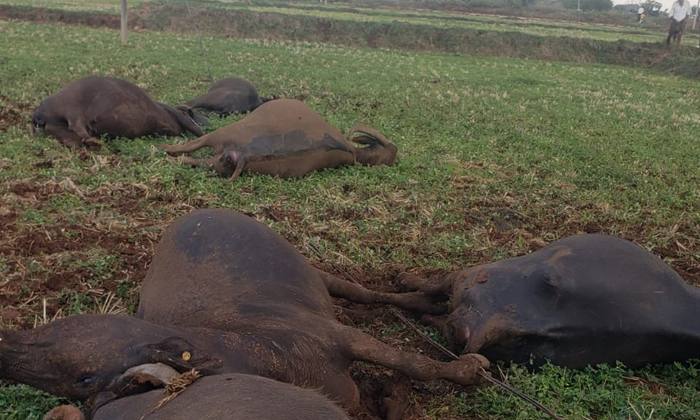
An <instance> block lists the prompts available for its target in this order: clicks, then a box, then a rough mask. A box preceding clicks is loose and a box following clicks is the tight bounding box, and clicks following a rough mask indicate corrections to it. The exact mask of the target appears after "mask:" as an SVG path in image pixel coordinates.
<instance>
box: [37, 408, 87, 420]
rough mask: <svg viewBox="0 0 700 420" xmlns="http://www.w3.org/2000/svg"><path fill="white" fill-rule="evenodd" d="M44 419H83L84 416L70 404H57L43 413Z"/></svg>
mask: <svg viewBox="0 0 700 420" xmlns="http://www.w3.org/2000/svg"><path fill="white" fill-rule="evenodd" d="M44 420H85V416H83V413H82V412H81V411H80V409H78V407H75V406H72V405H59V406H58V407H54V408H53V409H52V410H51V411H49V412H48V413H46V414H45V415H44Z"/></svg>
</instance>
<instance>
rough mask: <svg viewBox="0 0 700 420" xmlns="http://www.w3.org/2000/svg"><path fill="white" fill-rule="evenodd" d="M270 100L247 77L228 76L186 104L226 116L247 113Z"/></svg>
mask: <svg viewBox="0 0 700 420" xmlns="http://www.w3.org/2000/svg"><path fill="white" fill-rule="evenodd" d="M269 100H270V99H269V98H261V97H260V96H258V91H257V90H256V89H255V86H253V84H252V83H250V82H249V81H247V80H246V79H243V78H241V77H228V78H226V79H221V80H219V81H218V82H216V83H214V84H213V85H211V87H210V88H209V91H208V92H207V93H205V94H204V95H201V96H198V97H196V98H194V99H192V100H189V101H187V102H185V105H187V106H188V107H190V108H196V109H203V110H205V111H209V112H213V113H215V114H218V115H219V116H221V117H224V116H226V115H230V114H234V115H238V114H245V113H247V112H250V111H252V110H254V109H255V108H257V107H259V106H260V105H262V104H263V102H267V101H269Z"/></svg>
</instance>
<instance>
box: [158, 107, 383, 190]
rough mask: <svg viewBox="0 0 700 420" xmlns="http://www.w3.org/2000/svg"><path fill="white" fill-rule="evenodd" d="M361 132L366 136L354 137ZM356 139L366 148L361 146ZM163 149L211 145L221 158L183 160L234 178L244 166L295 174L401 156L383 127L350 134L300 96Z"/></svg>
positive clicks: (175, 150)
mask: <svg viewBox="0 0 700 420" xmlns="http://www.w3.org/2000/svg"><path fill="white" fill-rule="evenodd" d="M356 133H364V134H366V135H361V136H358V137H355V138H353V136H354V135H355V134H356ZM353 143H357V144H361V145H364V146H365V147H355V146H354V145H353ZM163 147H164V149H165V151H166V152H168V154H170V155H173V156H176V155H181V154H184V153H191V152H194V151H196V150H199V149H201V148H203V147H210V148H212V149H214V150H215V151H216V153H218V156H214V157H211V158H205V159H194V158H191V157H183V158H181V160H182V162H183V163H186V164H191V165H206V166H209V167H211V168H213V169H214V170H216V171H217V172H219V173H220V174H221V175H224V176H230V177H231V178H230V179H231V180H235V179H236V178H237V177H238V176H239V175H240V174H241V173H242V172H243V171H244V170H248V171H251V172H256V173H261V174H268V175H276V176H279V177H281V178H295V177H301V176H303V175H305V174H307V173H309V172H312V171H316V170H319V169H324V168H337V167H339V166H343V165H353V164H355V163H356V162H357V163H360V164H363V165H393V164H394V162H395V160H396V146H394V145H393V144H392V143H391V142H390V141H389V140H387V139H386V138H385V137H384V136H383V135H382V134H381V133H380V132H378V131H377V130H374V129H372V128H370V127H366V126H363V125H357V126H355V127H353V128H352V129H351V130H350V133H349V134H348V136H347V138H346V137H345V136H343V134H342V133H341V132H340V131H338V130H337V129H336V128H334V127H332V126H330V125H329V124H328V123H327V122H326V121H325V120H324V119H323V118H322V117H321V116H320V115H318V114H317V113H316V111H314V110H313V109H311V108H310V107H309V106H308V105H306V104H305V103H303V102H301V101H297V100H295V99H277V100H274V101H270V102H267V103H265V104H263V105H261V106H260V107H259V108H258V109H256V110H255V112H253V113H251V114H249V115H248V116H246V117H245V118H243V119H242V120H240V121H238V122H235V123H233V124H230V125H227V126H225V127H222V128H220V129H218V130H216V131H214V132H212V133H209V134H207V135H205V136H202V137H200V138H198V139H196V140H192V141H190V142H188V143H187V144H184V145H165V146H163Z"/></svg>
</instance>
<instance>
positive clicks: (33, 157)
mask: <svg viewBox="0 0 700 420" xmlns="http://www.w3.org/2000/svg"><path fill="white" fill-rule="evenodd" d="M382 13H384V12H382ZM380 15H381V16H384V15H383V14H378V15H377V16H380ZM382 18H384V17H382ZM203 43H204V45H205V47H206V51H207V57H208V60H209V62H210V65H211V68H212V73H213V75H214V77H215V78H222V77H226V76H243V77H246V78H248V79H249V80H251V81H252V82H253V83H254V84H255V85H256V86H257V87H258V89H259V91H260V92H261V94H263V95H272V94H276V95H279V96H281V97H295V98H300V99H303V100H304V101H305V102H306V103H307V104H309V105H310V106H312V107H313V108H314V109H316V110H317V111H318V112H319V113H320V114H321V115H323V116H324V117H325V118H326V119H327V120H328V121H329V122H330V123H331V124H332V125H334V126H336V127H338V128H339V129H340V130H341V131H346V130H347V129H348V128H349V127H351V126H352V125H354V124H355V123H358V122H363V123H365V124H368V125H370V126H373V127H375V128H377V129H379V130H380V131H382V132H383V133H385V134H386V135H387V137H388V138H389V139H391V140H392V141H394V142H395V143H396V144H397V146H398V148H399V157H400V161H399V163H398V164H397V165H396V166H394V167H391V168H386V167H381V168H364V167H349V168H342V169H338V170H328V171H324V172H320V173H314V174H312V175H310V176H307V177H305V178H303V179H299V180H286V181H285V180H280V179H276V178H271V177H267V176H255V175H249V174H245V175H243V176H242V177H241V178H240V179H239V180H237V181H236V182H235V183H232V184H230V183H225V182H223V181H222V180H221V179H219V178H217V177H211V176H210V174H207V173H206V172H205V171H204V170H202V169H193V168H189V167H184V166H181V165H179V164H177V163H176V162H173V161H171V160H169V159H168V158H167V157H166V156H165V154H164V153H163V152H162V151H161V150H160V149H159V146H160V145H161V143H163V142H182V141H184V139H163V138H144V139H138V140H116V141H111V142H108V144H107V146H106V147H105V148H104V149H103V150H102V151H101V152H98V153H88V152H70V151H68V150H66V149H64V148H62V147H60V146H59V145H58V144H57V142H56V141H55V140H53V139H49V138H45V137H41V136H34V135H32V134H31V131H30V130H29V117H30V115H31V112H32V110H33V109H34V107H35V106H36V105H37V104H38V103H39V102H40V101H41V100H42V99H43V98H45V97H46V96H47V95H49V94H51V93H53V92H55V91H57V90H58V89H59V88H60V87H61V86H63V85H64V84H65V83H66V82H68V81H70V80H72V79H75V78H78V77H83V76H87V75H92V74H99V75H106V76H116V77H121V78H124V79H127V80H130V81H132V82H134V83H136V84H138V85H139V86H141V87H143V88H144V89H146V90H147V91H148V92H149V93H150V94H151V95H152V96H153V97H154V98H156V99H158V100H160V101H164V102H168V103H179V102H181V101H183V100H186V99H189V98H191V97H193V96H194V95H197V94H199V93H201V92H203V91H205V90H206V89H207V88H208V86H209V83H210V81H209V80H208V77H207V74H206V71H205V66H204V62H203V60H202V59H201V56H200V51H199V44H198V41H197V39H196V38H194V37H192V36H189V35H178V34H164V33H153V32H146V31H144V32H138V31H135V32H132V33H131V35H130V40H129V44H128V45H127V46H125V47H122V46H121V45H119V43H118V32H117V31H114V30H109V29H94V28H84V27H78V26H68V25H51V24H39V23H28V22H7V21H0V44H1V45H3V51H2V58H3V59H2V60H0V79H1V80H2V91H0V112H1V113H2V114H0V116H1V117H2V118H0V122H2V124H0V169H1V170H0V226H3V229H4V231H3V235H2V236H0V279H1V280H0V287H2V291H3V293H0V326H2V327H3V328H6V327H11V328H19V327H21V328H28V327H32V326H33V325H34V324H41V323H43V322H46V321H48V320H50V319H51V318H52V317H54V316H66V315H69V314H74V313H86V312H87V313H90V312H98V311H104V310H105V308H109V309H110V310H114V309H119V310H124V311H126V312H133V310H134V309H135V305H136V299H137V291H138V284H139V282H140V281H141V280H142V279H143V276H144V275H145V270H146V267H147V264H148V262H149V261H150V256H151V255H152V252H153V247H154V244H155V243H157V241H158V239H159V237H160V234H161V232H162V231H163V229H165V227H167V225H168V224H169V223H170V222H171V221H172V220H173V219H174V218H175V217H177V216H179V215H182V214H185V213H187V212H189V211H191V210H193V209H195V208H205V207H226V208H231V209H235V210H239V211H243V212H246V213H248V214H251V215H253V216H254V217H255V218H257V219H258V220H261V221H263V222H264V223H267V224H268V225H270V226H272V227H273V228H274V229H275V230H277V231H278V232H280V233H281V234H282V235H284V236H285V237H286V238H287V239H288V240H289V241H290V242H292V243H293V244H294V245H295V246H296V247H297V248H298V249H299V250H300V251H301V252H302V253H304V255H306V256H307V257H308V258H309V259H310V260H311V261H312V262H313V263H314V264H315V265H317V266H319V267H321V268H323V269H327V270H329V271H332V270H333V268H332V267H331V266H330V263H331V262H332V263H334V264H336V265H338V266H340V267H342V268H343V269H345V270H346V271H348V272H349V273H351V274H352V275H353V276H354V277H355V278H357V279H360V280H361V281H362V282H363V283H364V284H366V285H367V286H369V287H380V286H381V287H384V288H391V287H392V286H391V285H392V281H393V280H394V276H395V275H396V274H397V273H399V272H401V271H405V270H411V271H413V272H416V273H417V274H419V275H424V276H428V277H432V276H436V275H439V274H442V273H445V272H447V271H450V270H456V269H458V268H461V267H466V266H472V265H475V264H481V263H487V262H492V261H496V260H500V259H503V258H509V257H513V256H517V255H522V254H524V253H527V252H530V251H532V250H535V249H538V248H540V247H542V246H543V245H544V244H546V243H548V242H551V241H553V240H556V239H558V238H560V237H563V236H567V235H572V234H576V233H582V232H602V233H609V234H614V235H618V236H621V237H624V238H627V239H630V240H633V241H635V242H636V243H638V244H640V245H642V246H644V247H646V248H647V249H649V250H650V251H652V252H654V253H656V254H657V255H660V256H662V257H663V258H665V260H666V261H667V262H668V263H669V264H670V265H671V266H672V267H673V268H674V269H676V270H677V271H678V272H679V273H680V274H681V275H682V276H683V277H684V278H685V279H686V280H688V281H689V282H690V283H693V284H698V283H700V268H699V267H700V266H699V263H700V261H699V260H698V258H699V257H698V255H700V253H699V252H700V237H699V236H698V233H697V232H699V231H700V192H699V191H700V190H698V182H700V166H699V165H698V162H700V147H698V143H697V138H698V132H700V93H699V92H700V82H698V81H693V80H686V79H680V78H676V77H670V76H666V75H663V74H660V73H654V72H647V71H643V70H637V69H630V68H623V67H615V66H603V65H587V64H570V63H569V64H567V63H553V62H544V61H536V60H516V59H507V58H482V57H473V56H464V55H457V54H436V53H423V52H412V51H397V50H388V49H369V48H350V47H342V46H335V45H326V44H318V43H295V42H288V41H267V40H237V39H224V38H216V37H204V38H203ZM235 119H236V118H235V117H231V118H228V119H226V120H223V121H219V120H213V121H212V126H211V127H210V128H209V129H215V128H217V127H219V126H222V125H224V124H226V123H229V122H232V121H234V120H235ZM504 218H511V219H509V220H510V221H511V222H516V223H514V224H513V225H512V226H514V228H513V229H505V230H503V229H500V228H499V227H498V226H501V222H502V221H503V219H504ZM513 218H514V219H513ZM310 245H313V246H314V247H316V248H318V249H320V250H321V251H322V252H323V253H324V254H325V258H324V259H323V260H321V259H320V258H319V257H318V255H316V254H315V253H314V252H313V251H311V247H310ZM362 328H363V329H365V330H366V331H368V332H370V333H372V334H374V335H376V336H378V337H380V338H381V339H383V340H385V341H387V342H389V343H391V344H393V345H396V346H401V347H403V348H406V349H414V350H415V349H416V348H420V349H421V350H422V351H426V352H431V350H430V349H428V348H427V346H425V345H424V344H421V342H420V340H419V338H418V337H417V336H415V334H414V333H412V332H411V331H410V330H408V329H407V328H406V327H403V326H402V325H400V324H397V323H396V320H395V319H394V318H393V317H392V315H391V314H390V313H388V312H387V313H386V314H384V315H383V316H380V317H378V318H377V319H376V322H374V323H373V324H372V325H363V326H362ZM428 332H429V333H431V334H432V335H433V336H436V337H437V336H438V334H437V333H436V332H435V331H432V330H428ZM431 354H432V355H433V356H434V357H439V355H438V354H437V353H431ZM697 366H698V365H697V363H696V362H693V363H690V364H688V365H681V364H677V365H672V366H665V367H649V368H646V369H639V370H629V369H626V368H624V367H623V366H613V367H608V366H602V367H598V368H591V369H588V370H584V371H580V372H572V371H570V370H565V369H558V368H553V367H547V368H545V369H544V370H543V371H542V372H539V373H535V374H529V373H527V372H526V370H525V368H524V367H521V366H512V367H509V366H503V372H504V374H505V375H506V376H507V379H508V381H509V382H511V383H512V384H514V385H515V386H517V387H518V388H521V389H522V390H523V391H525V392H526V393H528V394H530V395H532V396H533V397H535V398H537V399H538V400H540V401H541V402H543V403H544V404H545V405H547V406H549V407H550V408H552V409H554V410H555V411H556V412H557V413H558V414H560V415H562V416H563V417H565V418H567V419H569V420H575V419H596V420H603V419H611V420H612V419H648V418H654V419H659V420H660V419H669V420H671V419H673V420H678V419H687V420H692V419H697V418H700V379H699V378H700V376H699V375H698V369H697ZM356 374H357V375H361V376H362V377H363V378H371V377H372V376H373V375H378V374H379V373H378V372H375V371H372V370H371V369H365V368H363V369H361V372H360V371H358V372H356ZM54 404H57V401H56V400H55V399H46V398H45V397H44V396H42V395H38V394H36V393H34V392H33V391H28V390H27V389H26V388H22V387H15V386H8V387H2V388H0V418H3V419H8V420H20V419H21V420H25V419H26V420H34V419H40V418H41V417H42V415H43V412H45V411H46V410H47V409H48V408H49V407H50V406H52V405H54ZM407 418H408V419H409V420H413V419H441V420H442V419H445V420H452V419H460V420H464V419H493V420H511V419H532V418H542V417H538V415H537V414H535V412H534V409H532V408H530V407H529V406H527V405H525V404H524V403H522V402H520V401H519V400H516V399H514V398H513V397H510V396H506V395H505V394H503V393H502V392H501V391H498V390H496V389H494V388H486V389H481V390H479V391H476V392H475V393H466V392H464V390H463V389H461V388H459V387H452V386H448V385H445V384H443V383H437V384H417V385H416V394H415V399H414V400H413V405H412V408H411V410H410V412H409V413H408V417H407Z"/></svg>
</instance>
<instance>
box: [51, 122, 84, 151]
mask: <svg viewBox="0 0 700 420" xmlns="http://www.w3.org/2000/svg"><path fill="white" fill-rule="evenodd" d="M44 133H46V135H47V136H51V137H55V138H57V139H58V141H59V142H60V143H61V144H62V145H64V146H66V147H69V148H71V149H77V148H78V147H80V146H82V144H83V139H82V138H81V137H80V136H79V135H77V134H76V133H75V132H74V131H73V130H71V129H69V128H68V127H66V126H64V125H58V124H46V126H45V127H44Z"/></svg>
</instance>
